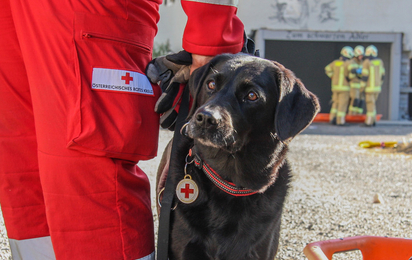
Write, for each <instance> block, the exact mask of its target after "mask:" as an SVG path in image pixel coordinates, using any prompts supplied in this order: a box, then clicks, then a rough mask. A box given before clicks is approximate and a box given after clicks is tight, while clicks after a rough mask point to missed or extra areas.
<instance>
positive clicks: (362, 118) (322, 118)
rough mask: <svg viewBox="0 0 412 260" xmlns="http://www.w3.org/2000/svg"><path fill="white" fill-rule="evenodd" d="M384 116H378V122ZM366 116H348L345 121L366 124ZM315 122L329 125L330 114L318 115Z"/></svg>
mask: <svg viewBox="0 0 412 260" xmlns="http://www.w3.org/2000/svg"><path fill="white" fill-rule="evenodd" d="M381 118H382V114H378V115H376V121H379V120H381ZM365 119H366V115H346V116H345V121H346V122H347V123H363V122H365ZM313 122H317V123H322V122H323V123H325V122H326V123H329V113H319V114H317V115H316V117H315V119H314V120H313Z"/></svg>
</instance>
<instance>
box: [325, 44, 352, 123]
mask: <svg viewBox="0 0 412 260" xmlns="http://www.w3.org/2000/svg"><path fill="white" fill-rule="evenodd" d="M352 57H353V49H352V47H350V46H345V47H343V48H342V50H341V52H340V57H339V59H337V60H334V61H332V62H331V63H329V64H328V65H327V66H326V67H325V73H326V75H327V76H328V77H329V78H331V85H332V107H331V110H330V113H329V121H330V123H332V124H336V125H345V116H346V110H347V109H348V104H349V91H350V87H349V81H348V74H349V71H348V66H349V60H350V59H351V58H352Z"/></svg>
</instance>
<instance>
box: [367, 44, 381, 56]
mask: <svg viewBox="0 0 412 260" xmlns="http://www.w3.org/2000/svg"><path fill="white" fill-rule="evenodd" d="M365 56H372V57H378V49H377V48H376V47H375V46H374V45H369V46H368V47H366V50H365Z"/></svg>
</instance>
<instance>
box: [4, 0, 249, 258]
mask: <svg viewBox="0 0 412 260" xmlns="http://www.w3.org/2000/svg"><path fill="white" fill-rule="evenodd" d="M161 2H162V1H161V0H131V1H117V0H107V1H89V0H82V1H80V0H73V1H59V0H35V1H31V0H19V1H14V0H3V1H1V4H0V115H1V116H0V126H1V127H0V203H1V208H2V212H3V216H4V220H5V225H6V229H7V233H8V236H9V240H10V246H11V250H12V254H13V259H35V260H47V259H55V258H57V259H70V260H82V259H84V260H93V259H100V260H104V259H108V260H116V259H144V260H149V259H154V249H155V246H154V230H153V219H152V208H151V205H150V201H151V199H150V185H149V180H148V178H147V176H146V174H145V173H144V172H143V171H142V170H141V169H140V168H139V167H137V165H136V163H137V162H138V161H140V160H147V159H151V158H153V157H154V156H156V152H157V142H158V132H159V116H158V115H157V114H156V113H155V112H154V106H155V103H156V100H157V99H158V97H159V96H160V88H159V87H158V86H156V85H152V84H150V82H149V81H148V79H147V78H146V76H145V75H144V71H145V68H146V66H147V64H148V63H149V62H150V61H151V60H152V47H153V39H154V37H155V35H156V32H157V25H156V24H157V22H158V20H159V13H158V10H159V4H161ZM236 2H237V1H227V0H215V1H206V0H197V1H196V0H190V1H189V0H182V1H181V3H182V6H183V8H184V10H185V12H186V14H187V16H188V23H187V27H186V29H185V32H184V39H183V46H184V48H185V49H186V50H187V51H189V52H191V53H196V54H200V55H211V56H213V55H216V54H219V53H222V52H232V53H236V52H239V51H240V50H241V49H242V46H243V34H244V28H243V24H242V23H241V21H240V20H239V19H238V17H237V16H236V12H237V7H236Z"/></svg>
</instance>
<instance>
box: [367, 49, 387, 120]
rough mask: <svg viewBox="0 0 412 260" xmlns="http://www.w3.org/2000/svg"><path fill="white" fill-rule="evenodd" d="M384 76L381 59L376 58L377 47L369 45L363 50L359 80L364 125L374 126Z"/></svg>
mask: <svg viewBox="0 0 412 260" xmlns="http://www.w3.org/2000/svg"><path fill="white" fill-rule="evenodd" d="M384 77H385V67H384V64H383V61H382V60H381V59H379V58H378V50H377V48H376V47H375V46H374V45H370V46H368V47H367V48H366V50H365V60H364V62H363V65H362V82H361V84H362V85H361V92H364V93H365V102H366V119H365V125H366V126H374V125H375V123H376V101H377V100H378V97H379V94H380V92H381V90H382V84H383V79H384Z"/></svg>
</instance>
